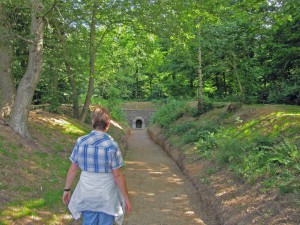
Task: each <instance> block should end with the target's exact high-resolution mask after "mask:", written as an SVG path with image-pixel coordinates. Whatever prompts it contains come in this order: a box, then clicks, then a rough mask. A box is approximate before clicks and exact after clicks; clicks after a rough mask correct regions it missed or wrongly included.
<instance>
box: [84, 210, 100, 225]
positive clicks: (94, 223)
mask: <svg viewBox="0 0 300 225" xmlns="http://www.w3.org/2000/svg"><path fill="white" fill-rule="evenodd" d="M82 217H83V219H82V225H98V221H99V215H98V212H92V211H83V212H82Z"/></svg>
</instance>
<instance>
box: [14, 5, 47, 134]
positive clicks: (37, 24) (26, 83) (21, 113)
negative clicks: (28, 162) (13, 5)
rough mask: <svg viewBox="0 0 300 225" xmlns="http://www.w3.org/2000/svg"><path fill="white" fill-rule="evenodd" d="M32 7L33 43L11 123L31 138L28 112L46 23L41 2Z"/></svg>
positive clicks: (16, 129) (40, 58)
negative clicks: (42, 14)
mask: <svg viewBox="0 0 300 225" xmlns="http://www.w3.org/2000/svg"><path fill="white" fill-rule="evenodd" d="M31 7H32V8H31V28H30V34H31V36H32V38H33V39H32V40H33V43H31V45H30V49H29V60H28V67H27V70H26V72H25V74H24V76H23V78H22V79H21V81H20V84H19V86H18V89H17V95H16V97H15V101H14V105H13V111H12V116H11V120H10V124H9V125H10V127H11V128H12V129H13V130H15V131H16V132H17V133H19V134H20V135H21V136H22V137H26V138H31V135H30V133H29V131H28V114H29V109H30V105H31V103H32V98H33V95H34V91H35V89H36V86H37V84H38V82H39V80H40V77H41V70H42V63H43V62H42V59H43V57H42V56H43V28H44V23H43V19H42V17H40V16H39V15H40V14H41V10H42V9H43V7H42V4H41V2H39V1H36V0H31Z"/></svg>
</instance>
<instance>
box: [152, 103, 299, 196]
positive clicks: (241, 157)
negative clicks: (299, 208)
mask: <svg viewBox="0 0 300 225" xmlns="http://www.w3.org/2000/svg"><path fill="white" fill-rule="evenodd" d="M153 122H154V123H156V124H159V125H160V126H161V127H162V128H163V130H164V132H165V134H166V136H167V137H168V139H169V141H170V142H171V143H172V144H174V145H175V146H176V147H178V148H179V149H181V150H182V151H184V154H186V155H189V157H190V158H192V159H193V160H197V159H206V160H209V161H211V162H213V163H216V165H219V166H221V167H226V168H229V169H230V170H231V171H232V172H233V174H234V175H235V176H236V178H238V179H240V180H242V181H245V182H248V184H250V185H251V184H254V183H256V182H261V183H262V187H263V188H262V189H264V190H270V189H278V190H280V191H281V192H282V193H295V195H298V196H299V194H300V180H299V177H300V150H299V149H300V107H299V106H285V105H243V106H242V107H239V106H237V107H236V108H235V106H234V107H233V109H231V110H228V107H227V105H225V104H223V105H222V104H221V105H220V106H217V107H215V108H214V109H213V110H211V111H209V112H208V113H204V114H199V112H197V110H196V104H191V103H189V104H186V103H185V102H179V101H176V102H172V103H170V104H168V105H166V106H165V107H163V108H161V109H160V110H159V111H158V112H157V113H156V114H155V116H154V118H153ZM210 173H213V171H210ZM296 199H297V198H296Z"/></svg>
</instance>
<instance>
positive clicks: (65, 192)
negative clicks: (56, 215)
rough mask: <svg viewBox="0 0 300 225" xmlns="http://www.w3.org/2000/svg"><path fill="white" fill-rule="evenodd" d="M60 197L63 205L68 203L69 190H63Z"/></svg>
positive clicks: (69, 197)
mask: <svg viewBox="0 0 300 225" xmlns="http://www.w3.org/2000/svg"><path fill="white" fill-rule="evenodd" d="M61 199H62V201H63V202H64V203H65V205H68V204H69V202H70V199H71V191H64V193H63V196H62V198H61Z"/></svg>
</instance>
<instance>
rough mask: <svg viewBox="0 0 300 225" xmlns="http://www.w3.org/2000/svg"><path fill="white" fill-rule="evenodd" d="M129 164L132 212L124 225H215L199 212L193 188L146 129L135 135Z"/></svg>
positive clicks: (127, 175) (131, 137) (201, 211)
mask: <svg viewBox="0 0 300 225" xmlns="http://www.w3.org/2000/svg"><path fill="white" fill-rule="evenodd" d="M126 164H127V166H126V169H125V172H124V173H125V176H126V181H127V186H128V189H129V194H130V198H131V201H132V204H133V210H132V212H131V213H130V214H128V215H126V217H125V220H124V225H170V224H172V225H187V224H188V225H216V224H215V223H214V222H213V221H212V220H210V219H209V216H207V215H205V214H204V211H203V210H201V209H200V206H199V205H198V202H197V195H196V191H195V190H194V188H193V187H192V185H191V184H190V183H189V182H188V180H187V179H186V178H185V177H184V175H183V174H182V172H181V171H180V170H179V168H178V167H177V165H176V164H175V163H174V162H173V161H172V160H171V159H170V158H169V157H168V155H167V154H166V153H165V152H164V151H163V150H162V149H161V147H159V146H158V145H157V144H155V143H154V142H153V141H152V140H151V139H150V138H149V137H148V135H147V131H146V130H145V129H143V130H142V129H141V130H133V131H132V134H131V136H130V138H129V153H128V155H127V157H126ZM204 218H206V219H204Z"/></svg>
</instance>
